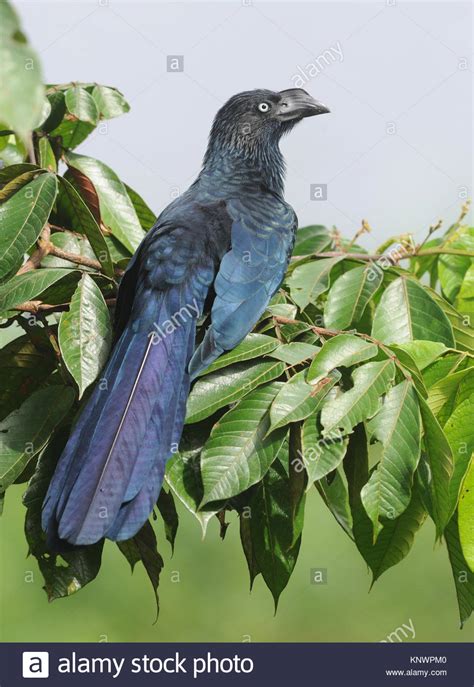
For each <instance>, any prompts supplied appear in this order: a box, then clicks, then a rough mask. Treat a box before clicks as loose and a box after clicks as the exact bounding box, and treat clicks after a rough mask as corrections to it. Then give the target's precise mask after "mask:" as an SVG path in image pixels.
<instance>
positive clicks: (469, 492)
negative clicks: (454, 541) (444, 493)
mask: <svg viewBox="0 0 474 687" xmlns="http://www.w3.org/2000/svg"><path fill="white" fill-rule="evenodd" d="M458 527H459V541H460V543H461V549H462V552H463V555H464V559H465V560H466V562H467V564H468V566H469V568H470V569H471V572H474V462H473V460H472V458H471V463H470V466H469V468H468V471H467V472H466V476H465V477H464V481H463V484H462V488H461V496H460V498H459V508H458Z"/></svg>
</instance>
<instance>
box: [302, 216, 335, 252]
mask: <svg viewBox="0 0 474 687" xmlns="http://www.w3.org/2000/svg"><path fill="white" fill-rule="evenodd" d="M331 243H332V239H331V236H330V234H329V232H328V230H327V229H326V227H323V226H321V225H319V224H315V225H311V226H309V227H301V228H300V229H298V231H297V232H296V241H295V247H294V249H293V255H310V254H311V253H322V251H324V250H325V249H326V248H328V247H329V246H330V245H331Z"/></svg>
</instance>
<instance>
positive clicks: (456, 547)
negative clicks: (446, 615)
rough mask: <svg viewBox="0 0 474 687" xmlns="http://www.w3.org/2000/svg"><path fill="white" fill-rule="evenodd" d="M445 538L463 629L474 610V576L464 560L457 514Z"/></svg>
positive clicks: (449, 525)
mask: <svg viewBox="0 0 474 687" xmlns="http://www.w3.org/2000/svg"><path fill="white" fill-rule="evenodd" d="M444 536H445V538H446V546H447V548H448V555H449V562H450V563H451V570H452V573H453V579H454V586H455V589H456V596H457V600H458V607H459V618H460V621H461V627H462V626H463V625H464V623H465V622H466V620H468V619H469V617H470V615H471V613H472V610H473V608H474V574H473V573H472V572H471V570H470V569H469V566H468V564H467V562H466V559H465V558H464V555H463V551H462V547H461V542H460V540H459V529H458V519H457V513H455V514H454V516H453V517H452V518H451V520H450V522H449V524H448V526H447V528H446V530H445V533H444Z"/></svg>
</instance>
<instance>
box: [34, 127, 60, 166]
mask: <svg viewBox="0 0 474 687" xmlns="http://www.w3.org/2000/svg"><path fill="white" fill-rule="evenodd" d="M38 153H39V160H40V164H41V167H43V169H47V170H48V171H49V172H57V170H58V165H57V162H56V157H55V155H54V152H53V149H52V148H51V143H50V142H49V140H48V138H47V137H46V136H42V137H41V138H40V139H39V141H38Z"/></svg>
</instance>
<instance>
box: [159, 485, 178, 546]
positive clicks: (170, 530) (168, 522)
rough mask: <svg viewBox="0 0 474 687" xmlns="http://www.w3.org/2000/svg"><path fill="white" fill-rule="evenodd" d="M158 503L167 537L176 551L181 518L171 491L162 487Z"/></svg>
mask: <svg viewBox="0 0 474 687" xmlns="http://www.w3.org/2000/svg"><path fill="white" fill-rule="evenodd" d="M156 505H157V508H158V510H159V511H160V515H161V517H162V518H163V523H164V526H165V535H166V539H167V540H168V541H169V543H170V545H171V551H172V552H174V543H175V541H176V534H177V532H178V526H179V518H178V512H177V510H176V506H175V503H174V498H173V494H172V493H171V491H166V489H162V490H161V491H160V495H159V497H158V501H157V502H156Z"/></svg>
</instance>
